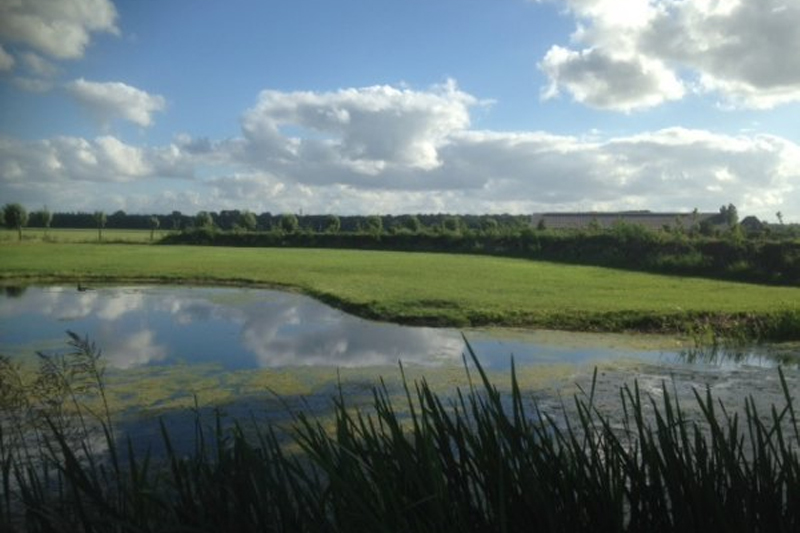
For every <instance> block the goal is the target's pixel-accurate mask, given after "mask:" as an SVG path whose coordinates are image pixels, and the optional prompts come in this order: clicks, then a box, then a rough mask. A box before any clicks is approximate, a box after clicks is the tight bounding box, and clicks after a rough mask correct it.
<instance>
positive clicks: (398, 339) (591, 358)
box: [0, 286, 800, 438]
mask: <svg viewBox="0 0 800 533" xmlns="http://www.w3.org/2000/svg"><path fill="white" fill-rule="evenodd" d="M67 330H70V331H74V332H75V333H77V334H78V335H81V336H84V335H86V336H88V337H89V338H90V339H91V340H92V341H94V342H95V343H96V344H97V346H98V347H100V348H101V349H102V350H103V360H104V361H105V364H106V366H107V368H108V372H107V374H106V375H107V378H108V380H109V382H110V384H111V385H112V387H109V390H110V391H111V392H112V394H114V395H115V396H114V397H113V398H112V403H113V404H114V406H115V409H117V410H118V412H120V413H128V414H130V413H135V414H136V416H137V417H140V418H141V416H144V415H143V414H147V413H150V414H151V415H152V416H163V415H164V414H165V413H177V412H178V411H180V410H181V409H183V410H184V411H185V408H186V407H187V406H191V405H192V404H193V402H194V401H195V398H196V399H198V400H199V402H200V403H203V404H206V405H212V404H223V405H226V406H227V407H226V408H227V409H228V410H229V412H231V413H233V414H234V415H237V414H238V415H243V416H247V415H248V413H249V412H250V411H251V410H252V409H253V406H254V405H257V406H259V409H263V410H264V411H270V413H271V414H270V416H273V415H275V414H276V413H278V414H280V413H283V414H284V415H285V414H286V405H291V402H292V401H296V402H297V403H296V405H301V404H302V406H304V408H308V407H309V406H310V407H312V408H313V407H314V405H317V406H319V408H320V409H325V406H329V404H330V403H329V399H330V397H331V395H333V394H336V393H337V391H338V390H340V389H339V387H341V388H342V390H344V392H345V393H346V394H347V396H348V398H350V399H352V400H353V401H356V402H357V401H358V399H359V398H361V399H362V400H363V403H364V404H368V403H369V399H370V397H371V395H370V388H371V386H372V385H374V384H375V383H376V380H377V377H378V376H383V377H386V376H389V377H392V376H394V379H395V381H394V382H393V383H394V385H391V386H393V387H395V390H398V391H402V389H401V387H400V386H399V385H398V381H399V380H398V379H397V376H398V374H399V372H398V362H399V361H402V363H403V366H404V368H405V369H406V373H407V376H409V377H410V379H418V378H420V377H424V378H425V379H427V380H428V381H429V382H431V383H433V384H434V385H436V386H438V387H440V388H442V389H445V390H448V389H449V390H453V387H455V386H463V384H464V367H463V359H462V357H463V354H464V352H465V344H464V336H465V337H466V338H467V339H468V341H469V343H470V345H471V346H472V347H473V349H474V350H475V352H476V353H477V355H478V358H479V360H480V362H481V364H482V365H483V366H484V367H485V368H486V369H488V371H489V372H490V374H491V375H492V376H493V377H494V378H496V379H497V380H498V381H503V382H505V383H506V386H507V382H508V376H509V371H508V369H509V366H510V361H511V356H512V355H513V357H514V361H515V363H516V366H517V370H518V374H519V378H520V384H521V386H522V387H523V388H524V389H525V390H527V391H530V393H531V394H532V395H535V397H536V399H537V402H539V403H540V404H541V405H544V407H545V408H548V405H550V406H552V407H553V409H556V408H558V406H560V405H563V403H564V402H563V399H564V398H569V397H570V396H571V395H572V394H576V393H578V392H579V391H580V390H587V388H588V387H589V386H591V380H592V375H593V371H594V370H595V369H597V370H598V381H597V383H596V386H597V394H596V402H597V404H598V405H600V406H602V405H608V406H613V405H615V404H617V403H618V399H619V387H620V386H622V385H624V384H631V383H632V382H633V380H636V382H637V383H638V384H639V386H640V388H641V389H642V390H643V391H645V392H647V393H651V394H654V395H656V396H657V395H659V394H660V392H661V391H662V390H663V387H664V385H665V384H667V386H668V388H669V389H670V390H672V391H673V392H674V394H675V395H676V396H677V397H679V398H683V399H684V400H688V401H690V402H691V401H692V399H693V394H694V393H693V390H696V389H698V388H700V389H702V388H705V387H706V386H708V387H710V388H711V389H712V392H713V393H714V394H715V395H716V396H718V397H719V398H720V399H721V400H722V401H725V402H727V403H735V404H737V405H741V404H742V403H743V399H744V397H745V396H747V395H751V394H752V395H755V396H756V399H757V400H758V401H759V402H760V403H763V404H764V405H765V406H768V405H769V404H770V403H773V402H775V403H780V402H781V400H782V391H781V387H780V381H779V376H778V372H777V370H776V367H777V366H779V365H780V366H782V367H783V368H784V372H785V374H786V377H787V381H788V383H789V387H790V391H791V393H792V395H794V396H797V395H798V394H800V369H798V359H800V346H798V345H772V346H757V347H751V348H747V349H740V350H736V351H733V352H730V353H727V352H713V351H712V352H702V351H692V350H690V349H687V347H688V346H689V345H687V344H686V343H685V342H680V341H678V340H676V339H671V338H664V337H652V336H650V337H648V336H634V335H598V334H579V333H564V332H560V333H559V332H550V331H519V330H467V331H463V332H462V331H459V330H455V329H446V328H445V329H442V328H422V327H405V326H399V325H394V324H385V323H376V322H371V321H367V320H362V319H360V318H356V317H353V316H350V315H347V314H345V313H343V312H341V311H338V310H335V309H332V308H330V307H327V306H325V305H323V304H320V303H319V302H317V301H315V300H313V299H311V298H308V297H305V296H302V295H298V294H293V293H287V292H279V291H270V290H262V289H246V288H208V287H195V288H192V287H171V286H153V287H97V288H94V289H93V290H87V291H78V290H77V289H76V288H75V287H28V288H26V289H8V288H7V289H5V290H4V291H0V354H3V355H8V356H11V357H14V358H17V359H18V360H19V361H27V362H35V361H36V359H37V358H36V356H35V354H36V352H39V351H41V352H45V353H58V352H59V351H60V350H61V351H63V350H64V349H65V341H66V335H65V331H67ZM462 335H463V336H462ZM266 390H269V391H275V392H277V393H278V394H279V395H281V396H282V399H281V400H280V401H276V400H275V397H274V396H273V397H272V400H265V395H264V391H266ZM256 398H257V400H256ZM270 401H272V402H273V403H272V404H269V402H270ZM268 404H269V405H271V407H269V408H268V407H267V406H268ZM612 408H613V407H612ZM276 416H277V415H276ZM131 427H132V428H133V427H134V426H131ZM144 427H145V426H142V425H141V424H138V423H137V424H136V429H135V432H137V433H138V434H140V435H143V436H144V432H145V430H144V429H143V428H144ZM149 427H150V429H149V430H147V431H153V429H152V428H153V426H152V425H151V426H149ZM132 431H133V430H132ZM143 438H144V437H143Z"/></svg>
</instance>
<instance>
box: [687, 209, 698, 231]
mask: <svg viewBox="0 0 800 533" xmlns="http://www.w3.org/2000/svg"><path fill="white" fill-rule="evenodd" d="M699 231H700V211H699V210H698V209H697V208H696V207H695V208H694V209H692V226H691V227H690V228H689V234H690V235H692V236H695V235H697V233H698V232H699Z"/></svg>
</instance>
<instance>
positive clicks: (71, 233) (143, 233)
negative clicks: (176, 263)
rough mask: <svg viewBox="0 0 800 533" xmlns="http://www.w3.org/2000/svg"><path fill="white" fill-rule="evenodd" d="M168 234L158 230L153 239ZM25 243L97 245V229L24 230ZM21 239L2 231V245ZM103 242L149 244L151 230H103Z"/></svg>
mask: <svg viewBox="0 0 800 533" xmlns="http://www.w3.org/2000/svg"><path fill="white" fill-rule="evenodd" d="M167 233H168V231H167V230H156V231H155V234H154V235H153V238H154V239H156V240H158V239H160V238H161V237H163V236H164V235H166V234H167ZM22 240H23V242H32V241H33V242H51V243H58V242H62V243H66V242H70V243H80V242H83V243H96V242H97V230H96V229H66V228H64V229H62V228H57V229H49V230H47V231H45V230H44V229H42V228H25V229H24V230H22ZM18 241H19V237H18V235H17V232H16V230H15V231H9V230H7V229H6V230H0V243H12V242H18ZM103 242H105V243H120V242H122V243H132V242H133V243H136V242H139V243H148V242H150V230H146V229H109V228H106V229H104V230H103Z"/></svg>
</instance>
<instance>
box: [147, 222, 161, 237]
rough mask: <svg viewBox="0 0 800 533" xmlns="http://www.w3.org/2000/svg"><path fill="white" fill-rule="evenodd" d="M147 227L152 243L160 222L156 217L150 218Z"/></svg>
mask: <svg viewBox="0 0 800 533" xmlns="http://www.w3.org/2000/svg"><path fill="white" fill-rule="evenodd" d="M148 225H149V226H150V240H151V241H152V240H153V237H154V236H155V233H156V230H157V229H158V227H159V226H160V225H161V222H160V221H159V220H158V217H156V216H152V217H150V219H149V220H148Z"/></svg>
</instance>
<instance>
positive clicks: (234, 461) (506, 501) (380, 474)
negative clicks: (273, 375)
mask: <svg viewBox="0 0 800 533" xmlns="http://www.w3.org/2000/svg"><path fill="white" fill-rule="evenodd" d="M72 346H73V347H74V348H75V349H76V351H75V352H74V353H72V354H70V355H68V356H66V359H65V360H64V363H65V364H64V365H62V364H51V365H47V364H46V363H48V360H45V361H44V362H43V367H42V375H41V376H40V377H42V378H44V379H43V381H41V382H40V381H36V382H34V383H35V387H34V389H33V390H34V392H35V393H36V394H33V395H31V394H28V391H27V390H25V388H24V385H20V383H21V380H20V379H15V378H14V377H15V374H14V371H13V368H12V367H9V366H8V362H7V361H5V363H6V366H5V367H3V366H2V365H0V371H2V374H0V376H2V377H3V378H4V379H3V380H0V384H2V385H3V387H2V388H0V392H2V394H1V395H0V400H3V402H4V403H3V404H2V407H3V408H4V409H3V411H2V412H3V413H5V414H4V415H3V416H0V464H2V465H3V468H2V469H0V481H1V482H2V485H3V488H4V490H3V492H2V497H0V529H1V530H3V531H20V532H22V531H31V532H32V531H52V532H59V531H65V532H66V531H70V532H89V531H120V532H121V531H141V532H157V531H165V532H166V531H209V532H210V531H239V532H249V531H287V532H288V531H291V532H316V531H320V532H323V531H324V532H332V531H333V532H335V531H385V532H392V531H437V532H448V531H454V532H459V533H467V532H472V531H475V532H486V531H506V532H515V531H576V532H578V531H726V532H739V531H741V532H745V531H746V532H759V531H763V532H773V531H787V532H788V531H797V530H798V528H800V507H798V506H797V505H796V503H797V501H798V498H800V457H798V448H797V446H798V442H799V441H800V425H798V421H797V418H796V413H795V409H794V402H793V398H792V395H791V393H790V390H789V386H788V385H787V382H786V380H785V379H784V376H783V374H779V375H778V377H779V378H780V382H781V385H782V389H783V392H784V399H785V403H784V404H782V405H774V406H773V407H772V409H771V410H770V412H769V413H763V412H762V413H760V412H758V410H757V409H756V407H755V401H754V399H753V398H749V399H745V400H744V401H743V405H742V406H720V405H719V404H717V402H716V400H715V399H714V398H713V397H712V396H711V394H710V393H707V394H703V393H699V392H698V393H696V402H697V404H698V406H699V408H700V412H701V415H700V416H699V418H694V417H691V416H688V415H686V414H685V412H684V410H683V409H682V408H681V407H680V406H679V405H678V403H677V402H676V401H675V400H674V399H673V398H672V397H671V395H670V391H669V388H668V387H667V386H666V385H665V386H663V388H662V390H661V391H660V394H659V396H660V398H659V399H656V398H654V397H650V396H648V395H646V394H644V393H641V392H640V391H639V389H638V387H637V386H636V385H634V386H633V387H624V388H622V389H621V390H620V396H619V398H620V402H621V404H622V409H621V412H622V413H624V414H623V415H622V417H621V419H616V418H611V417H609V416H607V415H604V414H603V412H602V411H601V410H600V409H599V408H598V407H597V406H595V405H594V403H593V398H594V394H593V393H594V388H592V389H590V390H587V391H585V394H584V395H581V396H578V397H575V399H574V400H575V409H574V411H572V412H574V413H576V414H574V415H571V416H570V415H566V414H565V417H566V418H565V419H559V420H556V419H554V418H551V417H549V416H547V415H545V414H543V413H542V411H540V410H539V409H538V407H537V404H536V403H535V402H533V401H531V400H529V399H528V398H527V397H526V395H525V394H524V393H523V392H522V391H521V390H520V388H519V387H518V386H517V381H516V379H515V375H514V371H513V369H512V376H511V378H512V379H511V392H510V393H509V394H503V393H500V392H498V390H497V389H496V388H495V386H494V385H493V384H492V383H491V382H490V381H489V380H488V379H487V377H486V375H485V374H483V373H482V371H481V370H480V367H478V368H477V371H476V372H475V376H474V377H473V378H474V386H472V387H471V388H470V389H468V390H466V391H463V392H462V393H461V394H459V395H458V396H457V397H456V398H454V399H451V400H448V399H446V398H442V397H440V396H438V395H437V394H436V393H435V392H434V391H433V390H432V389H431V388H429V387H428V385H427V384H426V383H425V382H424V381H421V382H418V383H416V385H412V384H409V385H407V387H406V391H407V402H406V405H404V406H399V407H400V408H399V409H398V408H397V406H396V405H395V403H394V402H393V400H392V399H391V396H390V394H389V393H388V392H387V390H386V389H385V387H380V386H377V387H375V388H374V389H373V402H372V405H371V406H370V407H369V408H367V409H362V410H354V409H351V408H350V407H349V405H348V402H347V400H346V399H345V397H344V396H343V395H339V396H338V397H336V398H333V399H332V400H331V401H332V404H333V411H334V419H335V420H334V427H333V428H332V429H331V428H329V427H327V425H325V424H321V423H320V422H318V421H317V420H315V419H314V418H311V417H309V416H307V415H306V414H304V413H303V412H299V413H295V414H294V415H293V423H292V426H291V427H290V428H283V429H280V428H276V427H274V426H267V427H257V428H255V436H251V437H248V436H246V433H245V431H246V429H247V428H246V427H245V426H242V425H238V424H236V425H233V426H232V427H230V426H226V425H224V424H223V423H222V421H221V418H220V417H217V418H216V420H202V419H200V418H197V419H196V426H195V428H196V429H195V449H194V451H193V452H192V453H189V454H183V453H179V452H177V451H175V449H174V448H173V447H172V445H171V443H170V430H169V429H168V428H167V426H166V424H162V434H161V440H162V444H163V446H164V448H165V450H166V456H165V457H163V458H162V457H158V456H151V455H150V454H146V455H144V456H142V455H138V454H136V453H134V452H133V450H132V449H131V448H130V447H128V446H126V444H125V442H124V440H121V439H120V440H117V439H116V438H115V436H114V431H113V426H112V422H111V420H110V419H109V418H106V417H104V416H102V415H98V414H96V413H102V409H101V410H99V411H98V410H89V409H88V408H86V407H85V404H84V402H86V401H87V400H89V399H91V398H92V397H97V396H99V397H100V398H103V397H104V387H103V379H102V367H101V362H100V361H99V352H97V350H95V349H94V348H93V347H92V346H91V345H89V344H88V343H87V342H84V341H81V339H78V338H77V337H76V338H74V339H73V343H72ZM473 361H474V362H475V364H476V365H477V361H476V360H475V359H474V358H473ZM2 362H3V360H2V359H0V363H2ZM52 362H53V363H58V362H59V361H52ZM37 395H38V396H37ZM739 408H741V411H739ZM737 412H740V414H736V413H737ZM405 413H408V414H405ZM251 435H252V433H251ZM287 439H288V440H287ZM291 450H295V451H291Z"/></svg>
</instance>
